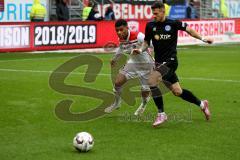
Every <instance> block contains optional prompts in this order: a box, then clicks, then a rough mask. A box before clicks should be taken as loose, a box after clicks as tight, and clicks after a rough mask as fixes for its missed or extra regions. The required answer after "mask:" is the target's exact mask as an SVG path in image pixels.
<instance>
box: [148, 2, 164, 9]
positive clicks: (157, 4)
mask: <svg viewBox="0 0 240 160" xmlns="http://www.w3.org/2000/svg"><path fill="white" fill-rule="evenodd" d="M156 8H159V9H161V8H165V6H164V4H163V3H162V2H155V3H153V4H152V6H151V9H156Z"/></svg>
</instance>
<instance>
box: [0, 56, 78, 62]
mask: <svg viewBox="0 0 240 160" xmlns="http://www.w3.org/2000/svg"><path fill="white" fill-rule="evenodd" d="M73 57H74V56H73ZM73 57H70V56H69V57H67V56H66V57H64V56H62V57H48V58H25V59H7V60H0V63H4V62H18V61H33V60H36V61H38V60H47V59H54V60H55V59H66V60H67V59H70V58H73Z"/></svg>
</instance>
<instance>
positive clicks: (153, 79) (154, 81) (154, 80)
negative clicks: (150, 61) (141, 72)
mask: <svg viewBox="0 0 240 160" xmlns="http://www.w3.org/2000/svg"><path fill="white" fill-rule="evenodd" d="M161 78H162V76H161V74H160V73H159V72H158V71H152V72H151V74H150V75H149V77H148V85H149V86H150V87H154V86H157V85H158V84H159V82H160V80H161Z"/></svg>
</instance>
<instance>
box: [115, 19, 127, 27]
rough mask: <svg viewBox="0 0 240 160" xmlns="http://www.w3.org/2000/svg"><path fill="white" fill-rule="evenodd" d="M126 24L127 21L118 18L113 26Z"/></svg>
mask: <svg viewBox="0 0 240 160" xmlns="http://www.w3.org/2000/svg"><path fill="white" fill-rule="evenodd" d="M121 26H125V27H126V26H128V24H127V21H126V20H124V19H119V20H117V21H116V23H115V27H121Z"/></svg>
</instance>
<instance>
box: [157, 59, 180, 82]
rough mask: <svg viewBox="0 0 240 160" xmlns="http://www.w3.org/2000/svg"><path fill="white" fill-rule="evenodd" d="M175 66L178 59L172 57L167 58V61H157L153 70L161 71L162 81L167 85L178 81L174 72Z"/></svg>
mask: <svg viewBox="0 0 240 160" xmlns="http://www.w3.org/2000/svg"><path fill="white" fill-rule="evenodd" d="M177 67H178V61H177V59H176V58H174V59H173V60H169V61H167V62H160V63H157V64H156V68H155V70H156V71H158V72H160V73H161V75H162V76H163V77H162V79H163V80H164V83H165V84H166V85H167V86H168V85H171V84H174V83H176V82H179V79H178V76H177V74H176V70H177Z"/></svg>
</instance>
